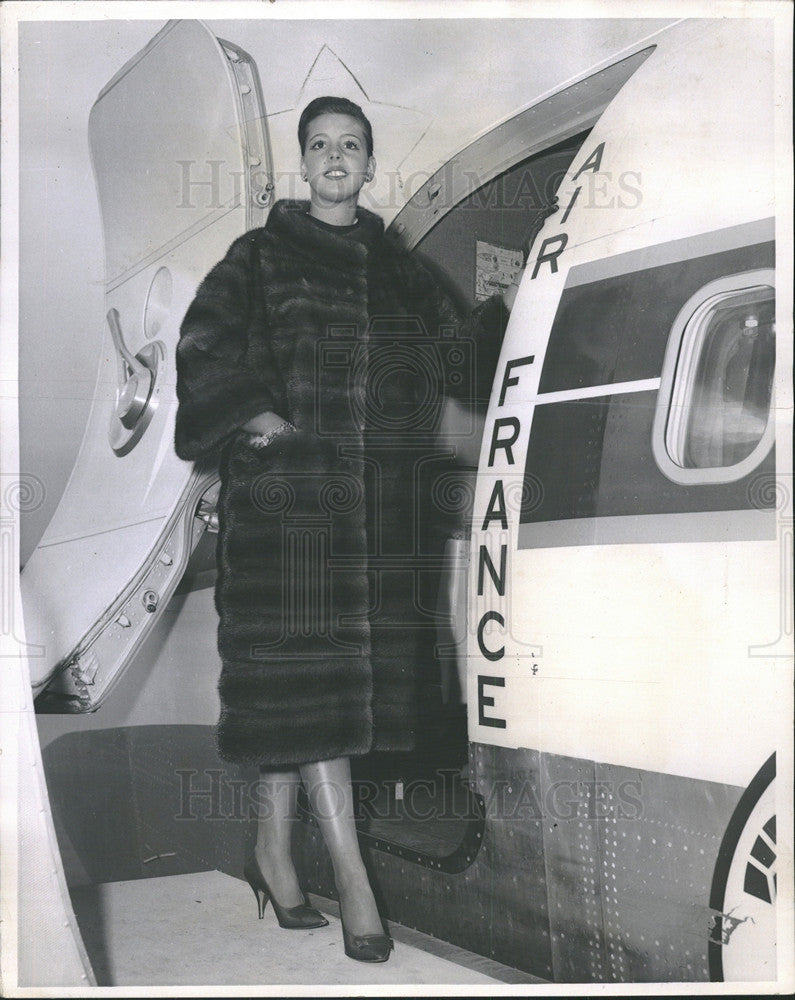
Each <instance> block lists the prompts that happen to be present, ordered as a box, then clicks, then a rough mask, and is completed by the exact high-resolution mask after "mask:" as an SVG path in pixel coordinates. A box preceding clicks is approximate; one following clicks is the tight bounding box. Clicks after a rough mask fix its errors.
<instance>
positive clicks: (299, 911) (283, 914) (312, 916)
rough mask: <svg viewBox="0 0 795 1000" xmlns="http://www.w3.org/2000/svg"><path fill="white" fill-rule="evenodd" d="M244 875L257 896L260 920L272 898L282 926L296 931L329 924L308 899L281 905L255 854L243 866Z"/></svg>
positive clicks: (274, 910) (274, 909)
mask: <svg viewBox="0 0 795 1000" xmlns="http://www.w3.org/2000/svg"><path fill="white" fill-rule="evenodd" d="M243 877H244V878H245V880H246V881H247V882H248V884H249V885H250V886H251V889H252V891H253V893H254V895H255V896H256V898H257V914H258V916H259V918H260V920H262V918H263V917H264V916H265V907H266V906H267V905H268V900H270V901H271V903H272V904H273V912H274V913H275V914H276V919H277V920H278V921H279V926H280V927H285V928H287V929H288V930H293V931H294V930H310V929H311V928H313V927H326V926H327V925H328V920H326V918H325V917H324V916H323V914H322V913H320V912H318V911H317V910H316V909H314V907H312V906H310V905H309V904H308V903H307V901H306V900H304V902H303V903H299V904H298V906H281V905H280V904H279V903H277V902H276V900H275V898H274V896H273V893H272V892H271V890H270V888H269V886H268V883H267V882H266V881H265V876H264V875H263V874H262V871H261V869H260V866H259V865H258V864H257V859H256V857H255V856H254V855H253V854H252V855H251V857H250V858H249V859H248V861H247V862H246V864H245V866H244V868H243Z"/></svg>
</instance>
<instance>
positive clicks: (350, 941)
mask: <svg viewBox="0 0 795 1000" xmlns="http://www.w3.org/2000/svg"><path fill="white" fill-rule="evenodd" d="M340 923H341V924H342V943H343V945H344V947H345V954H346V955H347V956H348V958H355V959H356V961H357V962H385V961H386V960H387V959H388V958H389V953H390V952H391V951H392V949H393V948H394V946H395V942H394V941H393V940H392V938H391V937H390V936H389V935H388V934H359V935H357V934H349V933H348V931H347V928H346V927H345V921H344V920H343V919H342V910H340Z"/></svg>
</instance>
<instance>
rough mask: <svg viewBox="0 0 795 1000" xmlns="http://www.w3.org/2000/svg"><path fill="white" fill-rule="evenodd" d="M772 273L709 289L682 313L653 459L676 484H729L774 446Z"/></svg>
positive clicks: (660, 408)
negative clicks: (772, 414)
mask: <svg viewBox="0 0 795 1000" xmlns="http://www.w3.org/2000/svg"><path fill="white" fill-rule="evenodd" d="M774 364H775V291H774V288H773V272H772V271H768V270H764V271H761V270H760V271H752V272H747V273H745V274H738V275H732V276H730V277H727V278H722V279H719V280H718V281H713V282H710V283H709V284H708V285H706V286H705V287H704V288H702V289H701V290H700V291H699V292H698V293H697V294H696V295H694V296H693V297H692V298H691V299H690V300H689V301H688V302H687V303H686V305H685V307H684V308H683V309H682V310H681V311H680V313H679V315H678V316H677V319H676V321H675V322H674V326H673V329H672V332H671V338H670V341H669V344H668V350H667V353H666V358H665V363H664V365H663V373H662V381H661V386H660V394H659V399H658V408H657V419H656V421H655V431H654V454H655V458H656V460H657V464H658V465H659V467H660V469H661V470H662V472H664V473H665V475H666V476H668V478H669V479H672V480H674V481H675V482H680V483H722V482H732V481H734V480H737V479H740V478H742V477H743V476H745V475H747V474H748V473H749V472H750V471H751V470H752V469H754V468H755V467H756V466H757V465H758V464H759V462H760V461H761V460H762V459H763V458H764V456H765V455H766V454H767V452H768V451H769V449H770V446H771V444H772V442H773V433H774V422H773V420H772V419H771V404H772V395H773V370H774Z"/></svg>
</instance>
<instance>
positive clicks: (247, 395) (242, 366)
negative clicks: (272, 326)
mask: <svg viewBox="0 0 795 1000" xmlns="http://www.w3.org/2000/svg"><path fill="white" fill-rule="evenodd" d="M257 262H258V257H257V251H256V247H255V245H254V242H253V239H252V238H251V234H247V235H246V236H243V237H241V238H240V239H238V240H236V241H235V242H234V243H233V244H232V246H231V247H230V248H229V251H228V253H227V255H226V257H225V258H224V259H223V260H222V261H220V263H218V264H216V266H215V267H214V268H213V269H212V270H211V271H210V273H209V274H208V275H207V277H206V278H205V279H204V281H202V283H201V285H200V286H199V289H198V291H197V293H196V297H195V299H194V300H193V302H192V303H191V305H190V307H189V309H188V311H187V313H186V314H185V318H184V320H183V323H182V328H181V333H180V340H179V344H178V347H177V398H178V400H179V408H178V410H177V420H176V430H175V448H176V452H177V454H178V455H179V457H180V458H184V459H188V460H191V459H197V458H202V457H205V456H206V455H209V454H212V453H213V452H215V451H216V450H217V449H218V448H219V447H220V446H221V445H222V444H223V443H224V441H225V439H226V438H228V437H229V436H230V435H231V434H232V433H234V432H235V431H236V430H238V429H239V428H240V426H241V425H242V424H244V423H246V421H248V420H250V419H251V418H252V417H254V416H256V415H257V414H259V413H263V412H264V411H266V410H272V409H274V406H275V401H274V393H273V391H272V389H271V387H269V385H268V384H267V382H266V378H265V376H264V374H263V372H265V373H267V371H268V366H267V365H265V366H263V365H262V364H261V363H260V364H253V363H252V361H253V360H254V359H253V358H252V350H258V351H259V352H261V351H262V349H263V347H264V346H265V347H266V345H263V341H262V338H261V337H259V338H256V345H253V344H252V340H254V338H252V337H251V336H250V332H251V331H253V330H256V329H261V327H262V324H263V320H264V309H265V306H264V302H263V297H262V290H261V287H260V281H259V274H258V263H257ZM257 360H258V361H260V362H261V361H262V359H261V358H258V359H257Z"/></svg>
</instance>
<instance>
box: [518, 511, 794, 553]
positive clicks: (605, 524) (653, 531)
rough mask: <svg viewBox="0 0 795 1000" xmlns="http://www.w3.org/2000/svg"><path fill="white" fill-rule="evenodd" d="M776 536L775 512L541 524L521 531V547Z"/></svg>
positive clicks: (583, 519)
mask: <svg viewBox="0 0 795 1000" xmlns="http://www.w3.org/2000/svg"><path fill="white" fill-rule="evenodd" d="M775 537H776V520H775V512H774V511H773V509H772V508H771V509H770V510H728V511H694V512H689V513H677V514H637V515H613V516H610V517H580V518H567V519H565V520H560V521H540V522H538V523H536V524H532V523H531V524H522V525H520V526H519V544H518V547H519V548H520V549H552V548H562V547H576V546H580V545H626V544H630V545H631V544H650V543H651V544H654V543H664V542H688V543H692V542H734V541H764V540H769V539H775Z"/></svg>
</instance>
